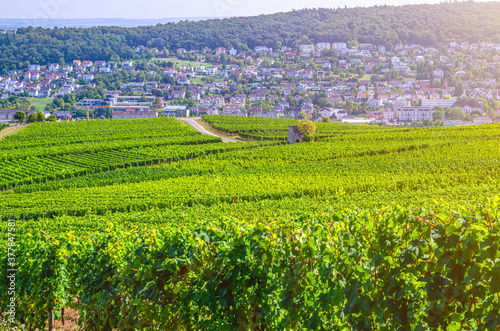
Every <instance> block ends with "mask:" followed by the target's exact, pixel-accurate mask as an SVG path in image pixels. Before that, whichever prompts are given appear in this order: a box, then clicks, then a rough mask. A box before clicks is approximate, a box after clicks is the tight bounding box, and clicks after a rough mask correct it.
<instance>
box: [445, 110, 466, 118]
mask: <svg viewBox="0 0 500 331" xmlns="http://www.w3.org/2000/svg"><path fill="white" fill-rule="evenodd" d="M465 115H466V113H464V111H463V110H462V108H460V107H453V108H452V109H451V110H450V111H449V112H448V113H447V116H446V117H447V118H449V119H450V120H454V121H457V120H464V119H465Z"/></svg>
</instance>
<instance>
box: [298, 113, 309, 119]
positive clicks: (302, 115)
mask: <svg viewBox="0 0 500 331" xmlns="http://www.w3.org/2000/svg"><path fill="white" fill-rule="evenodd" d="M305 118H307V114H306V113H304V112H303V111H301V112H300V113H299V115H298V119H299V120H303V119H305Z"/></svg>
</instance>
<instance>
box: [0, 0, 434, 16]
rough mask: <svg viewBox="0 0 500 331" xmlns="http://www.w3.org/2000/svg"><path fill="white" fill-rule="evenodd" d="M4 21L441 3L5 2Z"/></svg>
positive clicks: (279, 0)
mask: <svg viewBox="0 0 500 331" xmlns="http://www.w3.org/2000/svg"><path fill="white" fill-rule="evenodd" d="M2 2H4V3H2V9H1V11H0V18H22V19H32V20H41V19H59V18H127V19H134V18H142V19H154V18H168V17H230V16H253V15H259V14H272V13H276V12H282V11H290V10H292V9H301V8H316V7H323V8H337V7H344V6H345V5H347V6H348V7H354V6H360V7H367V6H373V5H376V4H377V5H383V4H386V5H404V4H415V3H438V2H440V0H357V1H353V0H277V1H276V0H182V1H178V0H175V1H174V0H20V1H19V0H18V1H12V0H3V1H2Z"/></svg>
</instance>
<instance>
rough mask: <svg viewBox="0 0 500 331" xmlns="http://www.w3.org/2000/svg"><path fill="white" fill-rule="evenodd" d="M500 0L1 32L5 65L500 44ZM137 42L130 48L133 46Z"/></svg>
mask: <svg viewBox="0 0 500 331" xmlns="http://www.w3.org/2000/svg"><path fill="white" fill-rule="evenodd" d="M498 17H500V2H482V3H471V2H463V3H455V4H439V5H405V6H375V7H369V8H345V9H340V8H339V9H303V10H295V11H291V12H286V13H277V14H272V15H260V16H253V17H233V18H225V19H212V20H205V21H198V22H193V21H181V22H177V23H172V22H171V23H166V24H156V25H153V26H140V27H135V28H120V27H98V28H96V27H93V28H88V29H79V28H63V29H59V28H58V29H42V28H32V27H29V28H20V29H18V31H17V34H15V35H13V34H0V69H5V68H8V69H16V68H19V67H25V66H27V63H28V62H29V63H31V64H35V63H38V64H46V63H48V62H61V61H62V60H63V59H64V60H65V61H66V62H72V61H73V60H74V59H87V60H93V61H95V60H110V59H111V58H115V59H117V58H118V57H119V58H120V59H129V58H131V57H132V56H134V48H135V47H136V46H139V45H144V46H146V47H154V48H157V49H159V50H162V49H167V50H174V49H178V48H185V49H187V50H189V49H190V48H191V47H205V46H206V47H211V48H212V49H214V48H216V47H219V46H223V47H225V48H227V49H230V48H232V47H234V48H236V49H238V50H243V51H246V50H249V49H252V50H253V48H254V47H255V46H260V45H263V46H267V47H272V48H273V49H278V48H280V47H281V46H282V45H286V46H289V47H295V48H297V47H298V45H300V44H308V43H318V42H329V43H332V42H339V41H343V42H349V41H356V42H360V43H374V44H378V45H380V44H384V43H388V42H390V43H393V44H396V43H407V44H422V45H435V44H437V43H438V42H449V41H457V42H479V41H490V42H495V43H500V19H498ZM127 46H129V47H127Z"/></svg>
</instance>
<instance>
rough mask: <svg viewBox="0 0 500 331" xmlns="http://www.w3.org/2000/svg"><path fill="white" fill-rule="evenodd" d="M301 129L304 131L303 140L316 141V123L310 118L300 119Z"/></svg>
mask: <svg viewBox="0 0 500 331" xmlns="http://www.w3.org/2000/svg"><path fill="white" fill-rule="evenodd" d="M299 129H301V130H302V131H303V132H304V135H303V136H302V141H304V142H310V141H314V135H315V134H316V124H314V123H313V122H311V121H310V120H308V119H302V120H300V121H299Z"/></svg>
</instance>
